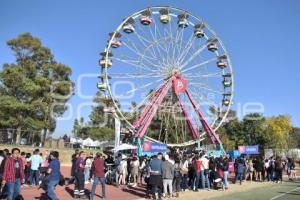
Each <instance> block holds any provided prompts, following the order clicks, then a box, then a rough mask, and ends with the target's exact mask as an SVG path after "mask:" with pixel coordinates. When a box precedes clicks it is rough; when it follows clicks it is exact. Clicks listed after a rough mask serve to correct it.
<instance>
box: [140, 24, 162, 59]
mask: <svg viewBox="0 0 300 200" xmlns="http://www.w3.org/2000/svg"><path fill="white" fill-rule="evenodd" d="M138 30H140V31H141V32H143V33H144V35H147V33H145V31H144V30H143V29H141V28H140V27H139V26H138ZM135 34H136V35H137V37H138V39H139V40H140V42H141V43H142V44H143V45H144V47H145V48H146V49H148V48H149V47H151V46H153V42H152V41H149V40H148V39H146V38H145V37H143V36H142V35H140V34H139V33H138V31H136V32H135ZM146 43H148V44H146ZM149 49H150V50H151V55H152V56H153V57H155V58H157V56H156V53H155V51H154V50H153V49H152V48H149Z"/></svg>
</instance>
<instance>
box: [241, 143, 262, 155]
mask: <svg viewBox="0 0 300 200" xmlns="http://www.w3.org/2000/svg"><path fill="white" fill-rule="evenodd" d="M239 152H240V153H241V154H259V151H258V145H254V146H239Z"/></svg>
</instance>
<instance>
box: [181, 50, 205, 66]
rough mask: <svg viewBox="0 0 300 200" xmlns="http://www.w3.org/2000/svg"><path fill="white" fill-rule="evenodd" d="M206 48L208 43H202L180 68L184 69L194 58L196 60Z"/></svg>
mask: <svg viewBox="0 0 300 200" xmlns="http://www.w3.org/2000/svg"><path fill="white" fill-rule="evenodd" d="M205 48H206V45H202V47H201V48H199V49H198V50H197V51H196V52H194V54H193V55H192V56H191V57H190V58H189V59H188V60H187V61H186V62H184V63H183V64H182V65H181V67H180V69H183V68H184V67H185V66H187V65H188V64H189V63H190V62H191V61H192V60H194V59H195V58H196V57H197V56H198V55H199V54H200V53H201V52H202V51H204V50H205Z"/></svg>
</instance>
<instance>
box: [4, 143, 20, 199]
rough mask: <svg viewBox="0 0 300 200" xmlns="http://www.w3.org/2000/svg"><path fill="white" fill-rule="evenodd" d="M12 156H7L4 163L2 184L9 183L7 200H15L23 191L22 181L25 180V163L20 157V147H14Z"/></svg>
mask: <svg viewBox="0 0 300 200" xmlns="http://www.w3.org/2000/svg"><path fill="white" fill-rule="evenodd" d="M11 152H12V156H11V157H7V158H6V161H5V165H4V173H3V180H2V184H3V185H4V184H6V185H7V192H8V195H7V200H14V199H15V198H17V197H18V196H20V193H21V183H24V182H25V175H24V170H23V168H24V163H23V161H22V159H21V158H20V149H18V148H13V149H12V151H11Z"/></svg>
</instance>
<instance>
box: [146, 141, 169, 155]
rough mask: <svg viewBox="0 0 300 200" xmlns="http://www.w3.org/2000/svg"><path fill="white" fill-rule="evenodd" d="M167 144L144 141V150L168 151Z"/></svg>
mask: <svg viewBox="0 0 300 200" xmlns="http://www.w3.org/2000/svg"><path fill="white" fill-rule="evenodd" d="M166 151H167V145H166V144H160V143H154V142H144V143H143V152H151V153H159V152H162V153H163V152H166Z"/></svg>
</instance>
